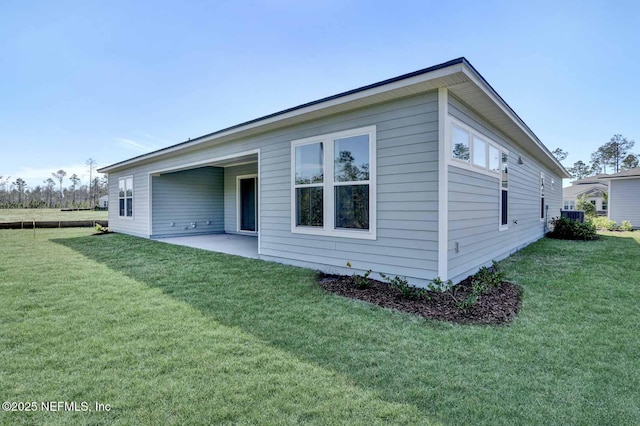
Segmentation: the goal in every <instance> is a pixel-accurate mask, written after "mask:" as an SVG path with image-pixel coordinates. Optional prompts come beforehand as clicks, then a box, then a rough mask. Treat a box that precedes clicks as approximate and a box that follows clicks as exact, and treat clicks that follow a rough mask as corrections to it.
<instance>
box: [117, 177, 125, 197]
mask: <svg viewBox="0 0 640 426" xmlns="http://www.w3.org/2000/svg"><path fill="white" fill-rule="evenodd" d="M124 184H125V179H120V180H118V196H119V197H124Z"/></svg>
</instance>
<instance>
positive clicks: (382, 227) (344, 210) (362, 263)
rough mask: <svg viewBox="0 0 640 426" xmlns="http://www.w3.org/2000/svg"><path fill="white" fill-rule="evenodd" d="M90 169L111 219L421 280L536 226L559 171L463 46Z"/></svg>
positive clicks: (557, 189)
mask: <svg viewBox="0 0 640 426" xmlns="http://www.w3.org/2000/svg"><path fill="white" fill-rule="evenodd" d="M99 171H100V173H108V175H109V196H110V197H111V199H112V200H116V201H115V202H112V203H111V206H110V208H109V228H110V229H111V230H113V231H116V232H122V233H127V234H131V235H137V236H141V237H145V238H158V237H166V236H184V235H195V234H201V233H240V234H248V235H255V236H257V238H256V245H257V251H258V255H259V257H260V258H261V259H263V260H269V261H276V262H281V263H286V264H293V265H298V266H304V267H310V268H315V269H319V270H322V271H325V272H332V273H349V274H351V273H353V270H348V269H347V268H346V263H347V261H349V262H350V263H351V265H352V266H353V269H354V270H356V271H366V270H368V269H372V270H373V272H374V274H373V276H377V273H380V272H383V273H385V274H390V275H392V276H393V275H398V276H405V277H407V278H408V279H409V281H410V282H411V283H413V284H417V285H424V284H426V283H428V282H429V281H430V280H431V279H433V278H435V277H440V278H442V279H443V280H446V279H452V280H454V281H459V280H461V279H464V278H465V277H467V276H468V275H469V274H472V273H474V272H476V271H477V270H478V268H479V267H480V266H482V265H487V264H489V263H490V262H491V260H492V259H501V258H504V257H506V256H508V255H509V254H510V253H513V252H514V251H516V250H518V249H520V248H522V247H524V246H526V245H527V244H529V243H531V242H533V241H536V240H537V239H539V238H541V237H542V236H544V234H545V230H546V219H547V218H550V216H551V215H552V214H553V213H555V212H558V211H559V210H560V208H561V207H562V205H561V203H562V179H563V178H568V177H569V175H568V174H567V172H566V170H565V169H564V168H563V167H562V166H561V165H560V163H559V162H558V161H557V160H556V159H555V158H554V157H553V155H552V154H551V153H550V152H549V150H548V149H547V148H546V147H545V146H544V145H543V144H542V142H540V140H539V139H538V138H537V137H536V135H535V134H534V133H533V132H532V131H531V129H529V127H527V125H526V124H525V123H524V122H523V121H522V120H521V119H520V117H518V115H517V114H516V113H515V112H514V111H513V110H512V109H511V108H510V107H509V106H508V105H507V104H506V102H505V101H504V100H503V99H502V98H501V97H500V96H499V95H498V94H497V93H496V91H495V90H494V89H493V88H492V87H491V86H490V85H489V84H488V83H487V82H486V80H485V79H484V78H483V77H482V76H481V75H480V74H479V73H478V72H477V71H476V70H475V69H474V68H473V66H471V64H470V63H469V62H468V61H467V60H466V59H464V58H459V59H455V60H452V61H449V62H447V63H443V64H440V65H436V66H433V67H430V68H426V69H423V70H420V71H416V72H413V73H410V74H405V75H402V76H399V77H396V78H392V79H389V80H385V81H382V82H379V83H375V84H371V85H368V86H365V87H361V88H358V89H354V90H351V91H348V92H345V93H341V94H338V95H335V96H330V97H328V98H324V99H320V100H318V101H314V102H310V103H307V104H304V105H300V106H298V107H294V108H290V109H287V110H284V111H281V112H277V113H274V114H271V115H267V116H265V117H261V118H258V119H255V120H251V121H248V122H245V123H242V124H238V125H236V126H233V127H229V128H227V129H223V130H220V131H217V132H215V133H210V134H208V135H204V136H201V137H198V138H196V139H191V140H188V141H185V142H182V143H180V144H177V145H174V146H171V147H168V148H164V149H161V150H158V151H155V152H152V153H149V154H144V155H140V156H138V157H134V158H131V159H128V160H125V161H122V162H120V163H116V164H113V165H111V166H108V167H104V168H102V169H100V170H99Z"/></svg>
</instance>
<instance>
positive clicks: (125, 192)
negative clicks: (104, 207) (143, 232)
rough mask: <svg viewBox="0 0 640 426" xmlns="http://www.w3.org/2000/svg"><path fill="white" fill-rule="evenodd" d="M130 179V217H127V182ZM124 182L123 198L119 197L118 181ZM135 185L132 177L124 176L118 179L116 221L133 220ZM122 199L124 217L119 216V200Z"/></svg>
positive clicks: (134, 213)
mask: <svg viewBox="0 0 640 426" xmlns="http://www.w3.org/2000/svg"><path fill="white" fill-rule="evenodd" d="M128 179H131V216H127V198H129V197H127V180H128ZM121 180H124V182H125V183H124V197H120V181H121ZM135 187H136V186H135V184H134V177H133V175H132V174H131V175H125V176H120V177H118V219H124V220H135V215H136V209H134V208H133V207H134V202H135V199H136V198H137V197H136V194H135ZM121 198H124V216H122V215H121V214H120V199H121Z"/></svg>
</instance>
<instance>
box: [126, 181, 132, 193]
mask: <svg viewBox="0 0 640 426" xmlns="http://www.w3.org/2000/svg"><path fill="white" fill-rule="evenodd" d="M126 189H127V197H133V178H127V188H126Z"/></svg>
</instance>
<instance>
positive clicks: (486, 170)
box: [444, 115, 507, 178]
mask: <svg viewBox="0 0 640 426" xmlns="http://www.w3.org/2000/svg"><path fill="white" fill-rule="evenodd" d="M454 126H455V127H458V128H459V129H460V130H462V131H465V132H467V133H469V161H465V160H460V159H458V158H454V157H453V145H452V142H453V141H452V140H451V138H452V137H453V127H454ZM447 130H448V131H449V136H448V145H447V155H446V156H445V158H444V159H445V161H446V162H447V163H449V164H450V165H452V166H456V167H459V168H461V169H465V170H470V171H472V172H477V173H482V174H483V175H487V176H493V177H496V176H497V177H498V178H500V171H493V170H491V168H490V161H489V147H490V146H493V147H494V148H496V149H497V150H498V151H499V152H500V151H503V152H507V149H506V148H504V147H503V146H502V145H501V144H499V143H498V142H496V141H494V140H493V138H492V137H490V136H489V135H486V134H484V133H482V132H481V131H479V130H477V129H475V128H473V127H471V126H469V125H468V124H466V123H464V122H462V121H460V120H458V119H457V118H455V117H453V116H451V115H448V123H447ZM474 138H478V139H482V141H483V142H484V143H485V166H484V167H483V166H479V165H477V164H474V163H473V154H474V150H475V148H474V145H475V144H474Z"/></svg>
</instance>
